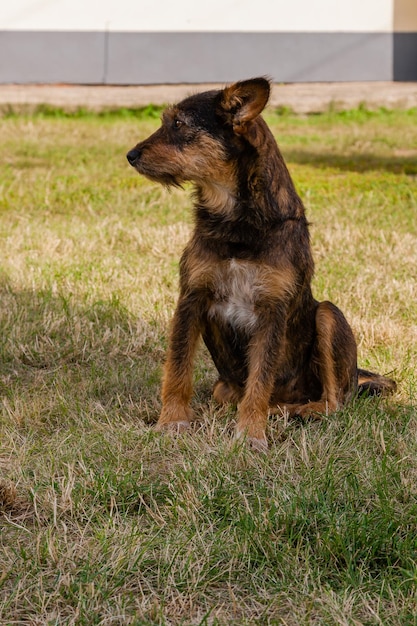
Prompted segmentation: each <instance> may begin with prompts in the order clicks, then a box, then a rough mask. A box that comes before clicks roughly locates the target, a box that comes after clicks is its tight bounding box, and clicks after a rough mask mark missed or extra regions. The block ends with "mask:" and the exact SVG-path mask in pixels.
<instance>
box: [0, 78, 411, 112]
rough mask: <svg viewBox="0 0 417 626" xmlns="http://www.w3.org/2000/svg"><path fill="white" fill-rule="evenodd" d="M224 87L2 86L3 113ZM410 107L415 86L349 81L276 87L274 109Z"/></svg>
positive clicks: (129, 103)
mask: <svg viewBox="0 0 417 626" xmlns="http://www.w3.org/2000/svg"><path fill="white" fill-rule="evenodd" d="M218 86H220V85H206V84H199V85H136V86H111V85H0V111H1V110H5V109H8V108H10V107H12V108H13V110H31V109H33V108H34V107H36V106H38V105H40V104H49V105H52V106H58V107H63V108H65V109H76V108H78V107H86V108H90V109H93V110H100V109H103V108H119V107H141V106H146V105H148V104H156V105H163V104H167V103H172V102H178V101H179V100H181V99H182V98H184V97H185V96H186V95H189V94H190V93H194V92H196V91H203V90H205V89H211V88H213V87H218ZM361 103H365V104H366V106H367V107H369V108H378V107H386V108H390V109H391V108H392V109H393V108H406V109H408V108H412V107H416V106H417V83H415V82H413V83H400V82H351V83H350V82H349V83H294V84H274V86H273V89H272V95H271V99H270V104H271V105H272V106H273V107H279V106H284V107H289V108H291V109H292V110H293V111H295V112H297V113H315V112H320V111H324V110H327V109H328V108H329V106H334V107H335V108H337V109H351V108H355V107H357V106H358V105H360V104H361Z"/></svg>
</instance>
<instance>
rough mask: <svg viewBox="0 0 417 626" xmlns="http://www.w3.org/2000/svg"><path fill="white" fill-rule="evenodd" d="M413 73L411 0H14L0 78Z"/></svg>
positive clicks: (157, 79) (0, 48)
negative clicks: (199, 1)
mask: <svg viewBox="0 0 417 626" xmlns="http://www.w3.org/2000/svg"><path fill="white" fill-rule="evenodd" d="M259 74H263V75H269V76H270V77H271V78H272V79H273V80H275V81H277V82H300V81H306V82H308V81H353V80H355V81H357V80H417V0H291V2H288V0H257V1H256V2H253V0H210V2H209V3H204V6H203V4H200V3H198V2H196V0H177V1H176V2H172V0H158V2H157V3H153V4H151V3H149V2H145V1H144V0H117V2H116V1H115V0H101V1H100V2H99V1H97V0H42V1H40V0H13V1H10V2H9V3H6V1H4V2H2V3H1V6H0V82H3V83H28V82H31V83H57V82H58V83H61V82H63V83H98V84H100V83H105V84H150V83H181V82H190V83H198V82H228V81H232V80H235V79H237V78H243V77H248V76H254V75H259Z"/></svg>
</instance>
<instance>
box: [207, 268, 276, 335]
mask: <svg viewBox="0 0 417 626" xmlns="http://www.w3.org/2000/svg"><path fill="white" fill-rule="evenodd" d="M263 289H264V285H263V284H262V277H261V272H260V271H259V268H258V266H257V265H256V264H254V263H250V262H247V261H239V260H236V259H231V260H230V261H227V262H226V263H223V264H222V266H221V267H220V268H219V269H218V270H217V271H216V272H215V275H214V277H213V285H212V294H213V295H212V297H213V301H212V303H211V305H210V308H209V317H210V318H212V319H213V318H214V319H217V320H219V321H220V320H221V321H223V322H226V323H228V324H230V325H231V326H233V327H235V328H239V329H246V330H251V329H252V328H253V327H254V326H255V325H256V322H257V319H258V313H257V310H256V305H257V302H258V301H259V299H260V296H261V294H262V291H263Z"/></svg>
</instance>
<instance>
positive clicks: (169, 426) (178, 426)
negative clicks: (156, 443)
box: [155, 420, 191, 435]
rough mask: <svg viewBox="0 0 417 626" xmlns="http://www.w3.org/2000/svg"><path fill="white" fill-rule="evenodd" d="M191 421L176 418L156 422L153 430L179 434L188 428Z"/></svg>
mask: <svg viewBox="0 0 417 626" xmlns="http://www.w3.org/2000/svg"><path fill="white" fill-rule="evenodd" d="M190 426H191V422H189V421H188V420H178V421H176V422H165V423H162V424H161V423H159V422H158V423H157V425H156V426H155V430H156V431H157V432H159V433H162V432H164V433H169V434H171V435H180V434H181V433H184V432H186V431H187V430H189V428H190Z"/></svg>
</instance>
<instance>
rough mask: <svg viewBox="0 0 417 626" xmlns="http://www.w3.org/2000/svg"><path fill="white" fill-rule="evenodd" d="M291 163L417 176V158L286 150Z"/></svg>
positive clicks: (322, 167)
mask: <svg viewBox="0 0 417 626" xmlns="http://www.w3.org/2000/svg"><path fill="white" fill-rule="evenodd" d="M284 154H285V158H286V160H287V161H288V162H289V163H297V164H299V165H311V166H312V167H316V168H319V169H327V168H332V169H339V170H341V171H346V172H359V173H363V172H371V171H384V172H390V173H392V174H405V175H407V176H417V156H416V154H413V155H410V156H408V155H407V156H395V155H393V156H392V157H380V156H376V155H375V154H373V153H363V154H334V153H330V152H329V153H327V154H326V153H324V152H320V153H316V152H311V151H307V150H291V149H290V150H284Z"/></svg>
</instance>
